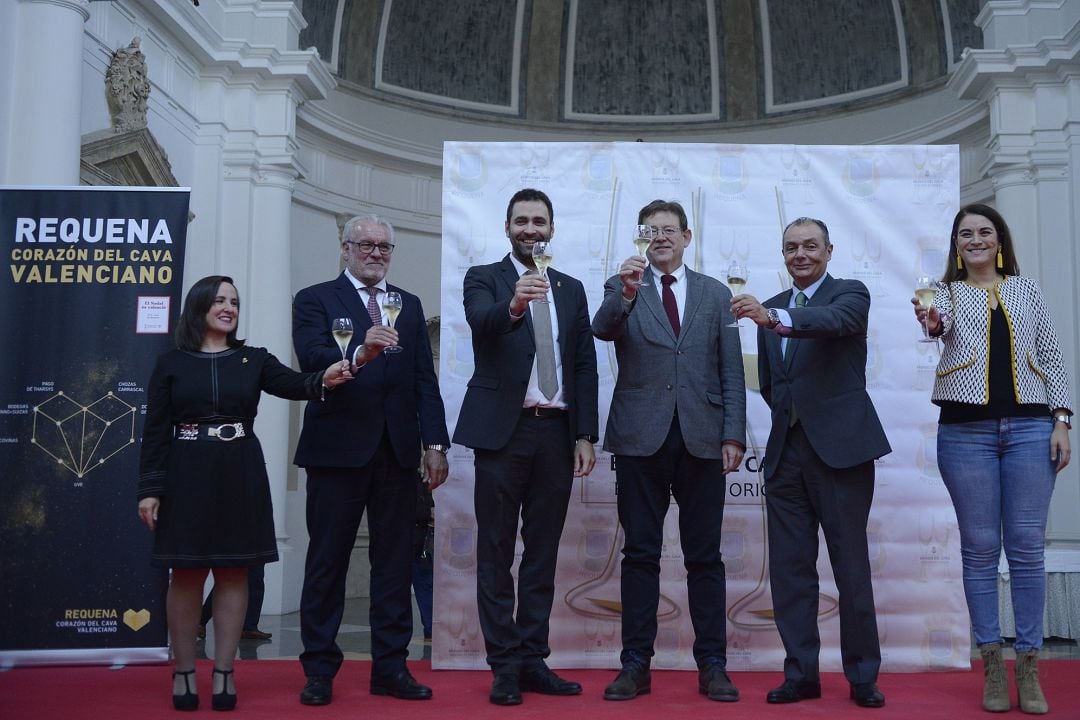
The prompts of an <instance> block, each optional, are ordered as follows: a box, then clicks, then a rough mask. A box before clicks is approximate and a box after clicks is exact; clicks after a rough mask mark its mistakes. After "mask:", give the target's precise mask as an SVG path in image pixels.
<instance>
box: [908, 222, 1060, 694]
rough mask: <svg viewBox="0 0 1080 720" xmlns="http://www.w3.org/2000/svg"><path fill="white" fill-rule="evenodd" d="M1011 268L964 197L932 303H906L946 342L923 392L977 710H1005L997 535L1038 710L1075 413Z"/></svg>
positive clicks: (1030, 292)
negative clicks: (948, 521) (1055, 496)
mask: <svg viewBox="0 0 1080 720" xmlns="http://www.w3.org/2000/svg"><path fill="white" fill-rule="evenodd" d="M1018 272H1019V269H1018V268H1017V263H1016V254H1015V252H1014V249H1013V242H1012V236H1011V235H1010V234H1009V227H1008V225H1006V224H1005V220H1004V219H1003V218H1002V217H1001V215H1000V214H999V213H998V212H997V211H996V210H994V209H993V208H991V207H988V206H986V205H968V206H967V207H964V208H962V209H961V210H960V212H959V213H957V215H956V219H955V220H954V221H953V228H952V236H951V241H950V245H949V257H948V262H947V265H946V271H945V277H944V278H943V282H942V283H941V284H940V285H939V287H938V289H937V291H936V293H935V295H934V303H933V306H932V307H931V309H930V310H929V311H927V310H926V309H925V308H923V307H921V306H920V305H919V303H918V301H917V300H916V299H914V298H913V299H912V302H913V303H914V304H915V315H916V317H917V318H918V319H919V322H921V323H924V324H925V325H926V328H927V331H928V332H929V333H930V335H932V336H935V337H940V338H941V340H942V342H943V343H944V350H943V352H942V354H941V361H940V362H939V363H938V368H937V379H936V381H935V382H934V392H933V396H932V401H933V402H934V404H936V405H938V406H939V407H940V408H941V415H940V417H939V420H938V439H937V458H938V469H939V470H940V471H941V477H942V479H943V480H944V482H945V486H946V487H947V488H948V490H949V495H950V496H951V497H952V501H953V507H954V508H955V509H956V517H957V521H958V523H959V528H960V555H961V558H962V561H963V568H964V594H965V596H966V597H967V603H968V610H969V612H970V614H971V624H972V628H973V630H974V633H975V642H976V644H977V645H978V646H979V652H980V654H981V655H982V659H983V665H984V673H985V683H984V686H983V708H984V709H985V710H988V711H990V712H1005V711H1007V710H1009V709H1010V699H1009V685H1008V678H1007V676H1006V672H1005V666H1004V664H1003V663H1002V657H1001V648H1002V638H1001V629H1000V627H999V625H998V585H997V582H998V557H999V556H1000V554H1001V547H1002V544H1003V541H1004V546H1005V556H1006V558H1007V559H1008V562H1009V573H1010V578H1011V585H1012V600H1013V612H1014V617H1015V621H1016V642H1015V645H1014V647H1015V649H1016V684H1017V693H1018V696H1019V700H1018V704H1019V706H1020V709H1021V710H1023V711H1024V712H1028V713H1036V714H1041V713H1045V712H1047V703H1046V698H1045V697H1044V695H1043V693H1042V689H1041V687H1040V685H1039V675H1038V656H1039V649H1040V648H1041V647H1042V639H1043V633H1042V631H1043V606H1044V600H1045V596H1046V572H1045V568H1044V548H1045V540H1046V518H1047V514H1048V512H1049V508H1050V496H1051V494H1052V493H1053V491H1054V480H1055V477H1056V475H1057V473H1058V472H1059V471H1060V470H1061V469H1062V468H1064V467H1065V466H1066V465H1067V464H1068V462H1069V455H1070V449H1069V435H1068V432H1069V429H1070V428H1071V427H1072V425H1071V420H1070V418H1071V416H1072V409H1071V406H1070V401H1069V390H1068V383H1067V374H1066V371H1065V367H1064V365H1063V363H1062V360H1061V350H1060V349H1059V347H1058V340H1057V335H1056V334H1055V333H1054V327H1053V325H1052V323H1051V320H1050V314H1049V312H1048V311H1047V308H1046V304H1045V302H1043V297H1042V293H1041V292H1040V290H1039V286H1038V285H1037V284H1036V283H1035V281H1034V280H1031V279H1030V278H1026V277H1020V276H1019V275H1018V274H1017V273H1018Z"/></svg>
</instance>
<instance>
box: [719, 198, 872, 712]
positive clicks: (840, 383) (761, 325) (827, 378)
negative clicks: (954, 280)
mask: <svg viewBox="0 0 1080 720" xmlns="http://www.w3.org/2000/svg"><path fill="white" fill-rule="evenodd" d="M782 250H783V254H784V264H785V265H786V266H787V269H788V272H789V273H790V274H791V277H792V278H793V281H794V282H793V284H794V286H793V287H792V288H791V290H790V291H787V290H785V291H784V292H782V293H780V294H779V295H775V296H774V297H772V298H770V299H768V300H766V301H765V303H764V305H763V304H761V303H759V302H758V301H757V300H756V299H755V298H754V297H752V296H750V295H738V296H736V297H735V298H734V300H733V301H732V310H733V311H734V312H735V314H736V315H737V316H738V317H740V318H744V317H747V318H750V319H752V320H753V321H754V322H755V323H757V325H758V377H759V379H760V382H761V396H762V398H764V399H765V402H766V403H768V405H769V408H770V409H771V410H772V431H771V432H770V433H769V441H768V444H767V446H766V450H765V461H764V475H765V504H766V507H767V508H768V532H769V574H770V579H771V584H772V599H773V610H774V612H775V618H776V627H777V629H778V630H779V631H780V638H781V640H783V642H784V649H785V651H786V653H787V657H786V658H785V660H784V682H783V684H782V685H780V686H779V687H777V688H775V689H773V690H771V691H769V693H768V695H767V697H766V699H767V701H768V702H770V703H793V702H798V701H800V700H806V699H810V698H818V697H821V682H820V679H819V675H818V652H819V650H820V647H821V641H820V639H819V637H818V627H817V614H818V573H817V556H818V527H819V526H820V527H821V528H822V529H823V530H824V531H825V542H826V544H827V545H828V548H829V560H830V562H831V563H832V568H833V575H834V576H835V578H836V586H837V589H838V590H839V593H840V651H841V655H842V659H843V665H844V675H845V676H846V677H847V679H848V682H849V683H850V684H851V698H852V699H853V700H854V701H855V702H856V704H858V705H860V706H862V707H881V706H882V705H884V704H885V696H884V695H883V694H882V693H881V690H879V689H878V686H877V675H878V668H879V666H880V665H881V649H880V647H879V644H878V631H877V619H876V615H875V612H874V589H873V587H872V586H871V583H870V560H869V553H868V550H867V544H866V521H867V518H868V517H869V515H870V503H871V501H872V500H873V497H874V459H875V458H879V457H881V456H882V455H886V454H888V453H889V452H891V448H890V447H889V441H888V440H887V439H886V437H885V432H884V430H882V428H881V422H880V421H879V420H878V416H877V412H876V411H875V410H874V405H873V403H872V402H871V401H870V396H869V395H868V394H867V392H866V328H867V323H868V319H869V314H870V293H869V292H867V290H866V286H865V285H863V284H862V283H861V282H859V281H858V280H841V279H838V278H834V277H832V276H831V275H829V274H828V273H827V272H826V269H827V267H828V263H829V260H830V259H831V258H832V243H831V242H830V240H829V229H828V228H827V227H826V226H825V223H823V222H822V221H820V220H815V219H813V218H799V219H798V220H795V221H794V222H792V223H791V224H790V225H788V226H787V228H785V230H784V238H783V245H782Z"/></svg>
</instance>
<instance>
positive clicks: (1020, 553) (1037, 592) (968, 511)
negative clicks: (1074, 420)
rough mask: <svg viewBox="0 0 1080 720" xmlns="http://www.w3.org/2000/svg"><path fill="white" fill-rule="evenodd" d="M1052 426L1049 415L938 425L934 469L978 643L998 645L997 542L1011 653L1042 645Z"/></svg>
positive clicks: (1053, 473) (999, 630)
mask: <svg viewBox="0 0 1080 720" xmlns="http://www.w3.org/2000/svg"><path fill="white" fill-rule="evenodd" d="M1052 429H1053V421H1052V420H1051V419H1050V417H1049V416H1047V417H1045V418H1041V417H1040V418H1029V417H1010V418H1002V419H1001V420H980V421H978V422H970V423H957V424H947V425H938V437H937V459H938V469H939V470H940V471H941V477H942V479H943V480H944V481H945V487H946V488H948V490H949V495H950V496H952V501H953V507H954V508H955V509H956V519H957V521H958V522H959V526H960V556H961V558H962V560H963V565H964V594H965V595H966V596H967V604H968V611H969V612H970V614H971V625H972V628H973V629H974V631H975V642H976V644H978V645H985V644H987V643H1000V642H1001V628H1000V626H999V624H998V558H999V557H1000V555H1001V545H1002V539H1004V544H1005V558H1006V559H1007V560H1008V562H1009V575H1010V578H1011V585H1012V601H1013V612H1014V613H1015V619H1016V645H1015V647H1016V650H1017V652H1024V651H1027V650H1032V649H1035V650H1038V649H1039V648H1041V647H1042V640H1043V608H1044V605H1045V602H1046V570H1045V567H1044V550H1045V541H1046V516H1047V514H1048V512H1049V508H1050V496H1051V495H1052V494H1053V492H1054V479H1055V477H1056V472H1055V470H1054V463H1053V462H1052V461H1051V460H1050V432H1051V430H1052Z"/></svg>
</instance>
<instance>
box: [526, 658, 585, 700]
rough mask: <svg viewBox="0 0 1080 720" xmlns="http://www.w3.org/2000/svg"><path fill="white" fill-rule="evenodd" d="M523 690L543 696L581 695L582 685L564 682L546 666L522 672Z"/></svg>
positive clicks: (568, 681)
mask: <svg viewBox="0 0 1080 720" xmlns="http://www.w3.org/2000/svg"><path fill="white" fill-rule="evenodd" d="M520 684H521V689H522V690H524V691H525V692H535V693H540V694H542V695H580V694H581V684H580V683H576V682H572V681H570V680H564V679H563V678H561V677H559V676H558V675H556V674H555V673H553V672H552V671H551V668H549V667H547V666H546V665H541V666H540V667H538V668H536V669H532V670H522V671H521V683H520Z"/></svg>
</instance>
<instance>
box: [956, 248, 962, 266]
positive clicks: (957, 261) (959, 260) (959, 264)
mask: <svg viewBox="0 0 1080 720" xmlns="http://www.w3.org/2000/svg"><path fill="white" fill-rule="evenodd" d="M956 269H957V270H963V269H964V261H963V260H961V259H960V251H959V250H957V251H956Z"/></svg>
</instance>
